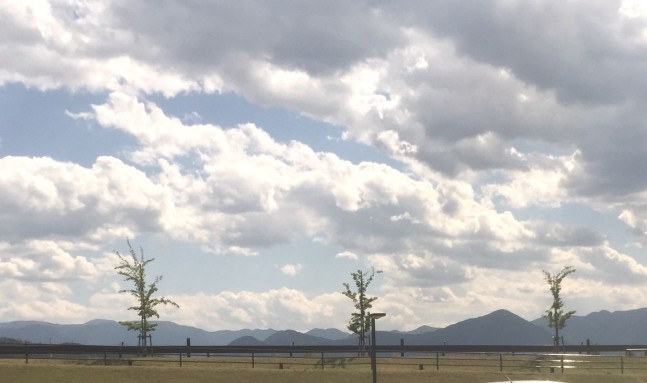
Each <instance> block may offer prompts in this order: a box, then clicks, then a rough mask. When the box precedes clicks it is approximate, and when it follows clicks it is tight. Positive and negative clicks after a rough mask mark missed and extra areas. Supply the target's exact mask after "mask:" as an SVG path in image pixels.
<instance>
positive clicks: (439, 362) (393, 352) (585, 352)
mask: <svg viewBox="0 0 647 383" xmlns="http://www.w3.org/2000/svg"><path fill="white" fill-rule="evenodd" d="M646 349H647V347H645V346H644V345H590V346H588V347H587V346H566V347H565V353H551V352H550V350H552V347H551V346H499V345H490V346H488V345H475V346H462V345H454V346H452V345H406V346H405V345H399V346H390V345H382V346H380V345H378V346H377V347H376V351H377V357H378V366H379V368H416V369H420V370H427V369H435V370H441V369H442V370H446V369H458V368H460V369H462V370H474V371H477V370H487V371H499V372H521V371H532V372H547V371H550V372H555V373H566V372H568V371H569V370H577V371H578V372H579V371H591V372H593V371H598V372H599V371H605V372H610V373H620V374H624V373H626V372H631V373H647V356H645V353H644V351H645V350H646ZM141 351H142V350H141V348H138V347H136V346H91V345H44V344H25V345H0V358H5V359H7V358H13V359H23V358H24V361H25V363H27V364H29V363H30V362H31V363H33V362H36V361H37V362H39V363H43V362H47V360H57V361H75V362H82V363H92V364H99V365H106V366H107V365H142V364H151V363H174V364H177V365H179V366H184V365H186V364H191V365H196V364H202V365H204V366H207V365H211V366H230V367H249V368H257V367H259V368H280V369H283V368H291V367H295V366H298V367H308V366H309V367H311V368H321V369H324V368H348V369H350V368H368V367H367V366H370V359H369V355H368V353H364V355H361V353H360V351H359V350H358V348H357V346H249V347H245V346H241V347H230V346H156V347H155V348H154V349H152V350H147V351H148V352H147V356H144V355H142V354H141Z"/></svg>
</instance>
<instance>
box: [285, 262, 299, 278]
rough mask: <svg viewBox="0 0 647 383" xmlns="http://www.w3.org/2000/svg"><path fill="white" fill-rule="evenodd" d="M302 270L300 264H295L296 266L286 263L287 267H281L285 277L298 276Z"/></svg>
mask: <svg viewBox="0 0 647 383" xmlns="http://www.w3.org/2000/svg"><path fill="white" fill-rule="evenodd" d="M302 269H303V265H302V264H300V263H297V264H291V263H288V264H287V265H283V266H282V267H281V272H282V273H283V274H285V275H289V276H291V277H293V276H295V275H297V274H299V273H300V272H301V270H302Z"/></svg>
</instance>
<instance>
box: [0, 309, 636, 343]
mask: <svg viewBox="0 0 647 383" xmlns="http://www.w3.org/2000/svg"><path fill="white" fill-rule="evenodd" d="M156 323H158V327H157V329H156V330H155V332H154V333H153V344H154V345H183V344H186V341H187V338H190V339H191V344H192V345H196V346H199V345H204V346H207V345H292V344H294V345H354V344H356V343H357V337H356V335H353V334H350V333H348V332H344V331H340V330H338V329H313V330H310V331H308V332H305V333H301V332H297V331H293V330H282V331H276V330H272V329H265V330H259V329H256V330H250V329H244V330H237V331H231V330H221V331H211V332H210V331H205V330H201V329H199V328H195V327H190V326H182V325H178V324H176V323H173V322H165V321H159V322H156ZM646 325H647V308H642V309H636V310H629V311H616V312H609V311H599V312H595V313H591V314H588V315H586V316H573V317H572V318H570V319H569V320H568V322H567V326H566V328H564V329H562V330H561V331H560V335H562V336H563V337H564V341H565V343H566V344H580V343H585V342H586V341H587V340H590V341H591V343H592V344H647V331H645V326H646ZM552 334H553V329H550V328H549V327H548V326H547V320H546V319H544V318H539V319H536V320H533V321H527V320H525V319H523V318H521V317H519V316H517V315H515V314H513V313H511V312H510V311H507V310H497V311H494V312H492V313H489V314H487V315H484V316H481V317H477V318H471V319H467V320H464V321H461V322H458V323H455V324H452V325H450V326H447V327H445V328H434V327H429V326H421V327H420V328H418V329H415V330H413V331H407V332H402V331H377V333H376V336H377V342H378V343H379V344H395V345H398V344H400V342H401V340H402V341H404V342H405V344H410V345H426V344H429V345H433V344H443V343H446V344H452V345H479V344H481V345H486V344H489V345H549V344H551V342H552V341H551V336H552ZM0 338H8V339H18V340H20V341H23V342H30V343H79V344H94V345H120V344H122V342H123V344H124V345H136V344H137V336H136V334H135V333H134V332H132V331H131V332H129V331H127V330H126V329H125V328H124V327H123V326H121V325H120V324H119V323H118V322H115V321H110V320H101V319H99V320H92V321H90V322H87V323H84V324H70V325H60V324H53V323H47V322H37V321H16V322H8V323H0Z"/></svg>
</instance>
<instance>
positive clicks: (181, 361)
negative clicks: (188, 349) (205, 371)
mask: <svg viewBox="0 0 647 383" xmlns="http://www.w3.org/2000/svg"><path fill="white" fill-rule="evenodd" d="M180 367H182V353H180Z"/></svg>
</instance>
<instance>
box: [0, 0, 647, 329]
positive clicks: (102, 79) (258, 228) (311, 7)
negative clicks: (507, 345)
mask: <svg viewBox="0 0 647 383" xmlns="http://www.w3.org/2000/svg"><path fill="white" fill-rule="evenodd" d="M465 6H466V4H464V3H460V2H433V3H431V2H430V3H403V4H400V3H398V5H397V6H395V7H394V6H393V4H388V3H385V4H380V5H375V4H373V5H371V6H370V7H369V6H368V5H367V4H365V3H363V2H343V1H341V2H332V3H326V4H305V3H299V4H294V3H285V4H278V5H277V4H272V5H268V4H267V3H266V2H263V1H256V2H253V1H252V2H237V3H232V4H225V5H223V4H217V3H210V4H202V5H199V6H198V5H196V4H193V3H179V2H176V3H172V2H169V3H164V4H160V3H159V2H156V1H140V2H137V4H134V5H133V4H130V3H128V4H127V3H125V2H119V1H117V2H95V1H74V2H71V1H49V2H48V1H44V0H42V1H35V2H31V3H30V4H28V6H26V5H25V4H24V3H23V2H19V1H5V2H3V3H2V4H0V25H1V27H0V29H2V32H3V33H0V52H3V54H2V57H3V60H2V63H0V84H5V85H6V84H13V83H19V84H23V85H25V86H27V87H35V88H37V89H42V90H47V89H57V90H60V89H66V90H72V91H74V92H76V93H74V94H75V95H79V94H85V92H90V93H92V94H93V95H96V97H97V98H99V99H100V98H101V97H103V96H101V95H102V94H107V96H106V100H105V101H104V102H100V101H99V102H97V104H96V105H93V106H88V107H87V111H85V112H80V113H72V112H69V111H68V110H67V109H65V108H67V105H65V107H64V110H62V111H61V113H65V114H66V115H67V116H69V117H71V118H73V119H81V120H84V121H87V122H89V123H94V122H96V123H97V124H98V125H99V126H98V127H99V128H103V129H116V130H118V131H120V132H122V133H125V134H127V135H130V136H132V137H134V138H135V139H136V142H137V146H136V147H134V148H126V147H120V148H119V150H120V153H122V155H121V156H123V158H115V157H111V156H101V157H98V158H97V159H96V160H95V161H94V162H93V163H92V164H90V165H89V166H82V165H79V164H75V163H72V162H62V161H59V160H57V159H55V158H51V157H47V154H43V156H42V157H26V156H18V155H16V156H6V155H5V156H4V157H2V158H0V169H1V170H2V171H0V192H1V193H0V194H1V195H2V199H1V200H0V226H1V227H2V228H3V230H2V231H1V232H0V241H2V242H0V244H1V245H0V246H1V248H2V250H3V252H2V255H1V256H0V274H2V275H3V276H4V277H5V278H8V279H9V280H8V281H6V282H3V283H6V285H7V286H8V287H9V288H15V289H16V290H17V291H18V293H19V296H21V297H26V296H30V294H32V295H33V296H35V298H34V300H33V301H31V302H21V303H16V302H12V303H11V304H9V305H8V306H7V308H6V309H4V311H3V312H2V314H3V315H4V314H6V317H10V318H20V317H29V316H30V315H38V313H39V312H40V313H41V315H42V316H49V317H51V318H58V319H61V320H69V319H70V318H71V316H72V315H77V316H78V317H88V316H90V315H100V314H101V315H103V314H106V315H110V313H111V312H113V311H111V310H113V309H112V308H111V306H110V304H112V303H114V304H117V303H119V304H122V303H123V298H122V297H118V294H116V293H115V291H113V290H114V289H112V290H109V291H99V292H96V291H94V290H92V289H91V290H92V291H91V293H95V296H94V297H93V298H91V299H90V306H89V307H84V306H83V305H81V304H79V303H78V300H74V298H73V296H72V295H73V294H72V295H71V294H70V291H74V289H72V288H71V287H70V283H88V284H90V283H93V282H96V281H101V282H104V281H105V282H106V283H109V280H110V278H109V275H110V273H111V272H112V271H113V270H111V259H110V257H109V256H106V255H105V254H102V253H101V250H100V249H99V247H98V246H99V244H103V243H109V242H110V241H112V240H114V239H115V238H120V239H123V238H124V237H134V236H137V235H141V234H142V233H148V234H151V235H158V236H159V238H165V239H171V240H177V241H186V242H188V243H192V244H195V246H196V248H198V249H201V250H203V251H204V252H210V253H218V254H229V255H254V256H257V257H255V258H254V261H255V262H262V261H265V260H264V258H263V257H264V256H265V252H266V250H267V249H272V248H274V247H275V246H278V245H283V246H289V245H291V244H294V243H297V242H300V241H305V242H307V241H311V240H312V241H314V240H315V239H316V240H317V241H319V242H320V243H323V244H326V245H328V246H331V247H334V248H335V249H336V250H332V252H333V254H334V253H335V252H336V253H337V254H336V255H335V257H336V258H347V259H349V260H359V259H360V255H369V254H370V256H368V261H370V262H371V263H372V265H374V266H377V267H378V268H379V269H382V270H384V271H385V274H384V280H383V282H384V292H385V294H384V296H383V299H381V300H380V305H383V306H381V307H383V308H384V310H386V311H390V312H393V313H392V314H390V315H389V318H392V319H388V320H391V321H392V322H390V323H391V324H393V325H394V326H395V325H407V324H408V323H412V322H411V321H417V322H419V323H418V324H422V323H425V322H427V323H428V321H429V320H430V318H436V317H434V315H435V313H438V312H443V310H442V309H441V308H442V307H446V306H447V305H448V304H451V305H452V307H453V308H454V310H453V311H452V312H451V313H447V314H444V315H445V316H443V317H439V319H438V320H439V321H441V322H448V321H450V320H452V319H460V318H459V317H460V316H463V315H465V316H467V315H469V313H470V312H474V311H475V310H476V311H480V312H481V313H484V312H487V311H488V310H489V309H491V308H498V307H502V306H503V307H506V308H509V309H512V310H513V311H515V312H517V313H520V314H522V315H527V316H530V319H531V318H532V317H533V316H534V315H535V314H534V313H536V314H537V315H538V314H540V313H541V312H542V310H543V306H542V305H541V304H540V303H536V302H539V301H541V299H542V297H544V294H545V291H544V290H545V286H541V284H542V282H541V275H539V277H537V275H536V273H533V272H531V271H530V269H537V270H539V269H541V268H547V267H549V266H552V265H554V264H557V263H559V264H561V263H569V264H574V265H576V266H577V267H578V270H580V271H579V273H578V277H577V278H578V283H579V284H578V285H579V286H582V287H581V288H580V289H573V290H571V291H573V293H574V294H575V295H576V297H575V303H577V304H578V305H580V306H579V307H592V308H594V307H593V304H591V303H588V305H587V303H585V302H584V301H585V300H586V298H587V297H588V298H595V301H596V302H598V303H599V304H600V305H602V304H608V305H610V306H613V305H614V302H622V303H621V304H617V305H616V307H620V306H622V307H630V306H631V304H632V303H631V302H634V303H633V304H634V305H645V304H647V299H646V298H645V296H644V294H642V293H639V292H636V290H638V289H636V286H639V285H640V284H641V283H642V282H641V281H642V280H643V279H644V276H645V270H644V266H643V265H642V263H641V261H640V260H639V258H636V257H632V256H631V255H630V254H625V253H624V252H623V251H622V250H619V249H618V248H617V247H615V248H614V247H612V245H611V243H614V244H616V243H621V240H622V238H621V239H620V240H618V238H616V241H608V240H607V238H606V233H602V232H599V230H604V229H600V227H601V226H594V225H589V224H588V223H586V222H585V223H584V227H573V226H571V225H569V224H566V223H563V222H554V221H550V220H548V218H545V215H548V216H550V214H548V213H547V212H549V209H552V210H551V211H556V210H559V209H560V208H561V207H562V206H564V205H565V204H569V203H577V204H578V205H579V206H585V207H586V208H587V209H590V210H597V211H601V212H605V213H607V212H610V213H611V215H614V216H617V217H618V220H619V221H620V222H622V223H623V224H625V225H626V227H627V228H628V229H629V230H630V231H631V232H632V234H633V235H634V237H633V238H631V239H632V240H634V241H635V242H636V243H635V244H637V245H639V246H644V245H645V244H647V234H646V233H647V205H646V204H645V203H644V200H645V196H646V191H647V180H646V179H645V178H644V177H640V176H639V175H640V174H642V172H643V171H644V169H645V167H647V162H646V160H645V156H644V148H645V142H647V135H646V134H645V131H646V130H645V129H642V127H643V125H644V121H645V110H647V108H645V105H644V104H645V103H644V100H645V97H644V96H645V89H647V86H645V85H646V84H645V80H644V79H645V78H647V76H645V68H646V66H645V65H644V64H645V63H644V61H645V60H644V56H645V55H644V51H645V44H644V42H645V30H646V28H645V25H646V24H647V22H646V19H645V17H644V12H643V11H644V10H643V9H641V7H640V6H639V5H638V3H636V2H634V1H624V2H621V3H618V4H615V3H612V2H605V1H596V2H590V3H588V2H536V3H533V4H531V5H528V4H523V6H522V4H521V3H518V2H479V3H478V4H470V5H469V7H470V11H469V12H466V11H465ZM251 9H253V12H252V11H250V10H251ZM313 15H316V17H315V16H313ZM537 25H541V26H542V28H537ZM538 31H541V32H539V33H538ZM485 36H486V37H487V40H484V38H485ZM223 92H231V93H233V94H235V95H236V96H240V97H242V98H244V99H245V100H246V101H249V102H250V103H254V104H256V105H257V106H258V105H262V106H266V107H279V108H281V110H289V111H291V112H294V113H295V114H296V115H300V116H309V117H311V118H313V119H315V120H318V121H324V122H328V123H334V124H336V125H338V126H341V127H342V128H343V129H344V130H345V131H344V132H342V133H341V135H342V137H343V138H344V140H345V141H344V142H340V143H338V144H340V145H341V144H344V143H348V141H349V140H355V141H358V142H361V143H363V144H368V145H372V146H373V148H376V149H377V150H379V151H381V153H382V154H386V155H387V156H390V157H392V158H393V159H395V160H398V161H400V164H401V166H402V169H395V168H393V167H390V166H387V165H384V164H378V163H373V162H359V163H357V161H356V163H353V162H351V161H348V160H346V159H345V158H343V157H342V154H341V153H343V150H340V151H339V153H326V152H317V151H315V150H313V149H312V148H311V147H309V146H308V144H307V143H306V142H299V141H296V140H293V141H290V138H292V136H290V137H289V138H288V139H285V138H283V139H278V138H276V137H273V136H272V135H271V134H270V133H269V132H271V131H273V132H275V131H276V128H274V130H272V129H271V128H267V127H265V126H263V122H262V121H261V122H258V121H257V122H256V123H247V122H248V121H256V120H255V119H254V118H252V117H254V116H246V115H243V116H239V117H238V122H240V124H231V125H233V126H231V127H223V126H220V125H218V122H217V121H213V120H212V119H211V118H210V117H209V116H207V115H206V114H204V113H202V114H198V113H197V112H194V111H193V109H191V110H182V111H180V112H179V113H177V112H176V111H173V113H176V115H178V116H184V118H177V117H173V115H172V113H171V109H173V108H172V107H169V106H168V105H171V104H172V105H173V106H178V104H179V102H178V101H179V99H181V96H180V95H182V94H190V95H193V96H197V95H202V96H204V95H205V94H206V93H212V94H213V97H217V96H216V94H219V93H223ZM66 94H69V93H66ZM160 95H161V96H162V97H164V98H165V102H164V103H162V102H158V103H155V102H153V101H151V100H153V99H155V97H158V96H160ZM174 102H178V104H174ZM70 103H71V102H70ZM162 104H165V106H162ZM181 108H183V107H182V106H181ZM191 108H193V105H192V106H191ZM69 109H72V110H79V108H78V107H77V106H74V107H70V108H69ZM81 110H82V109H81ZM268 125H272V123H270V122H268ZM56 128H60V127H56ZM264 129H267V130H264ZM286 130H287V128H286ZM272 134H274V133H272ZM295 136H297V135H295ZM7 137H10V136H5V133H3V138H2V141H0V142H1V143H2V146H1V147H0V148H2V150H3V151H5V150H6V151H7V152H11V151H12V150H14V148H13V147H12V145H13V144H12V143H11V140H10V139H9V138H7ZM304 141H305V140H304ZM56 144H60V143H59V142H56V143H53V145H56ZM329 144H331V145H332V144H334V143H332V142H329ZM331 147H334V146H331ZM335 148H336V147H335ZM16 150H17V149H16ZM17 152H20V150H17ZM528 212H530V213H528ZM532 213H536V215H533V214H532ZM542 213H546V214H543V215H542ZM519 217H523V219H522V218H519ZM555 220H559V218H555ZM569 222H572V221H569ZM616 223H617V222H612V223H611V225H612V224H616ZM606 224H607V227H610V226H611V225H609V223H606ZM613 246H617V245H613ZM339 249H343V251H340V250H339ZM219 256H221V255H219ZM300 262H301V263H290V264H285V261H283V260H281V261H277V262H276V263H275V264H277V265H283V266H281V267H280V268H277V270H278V271H281V272H282V273H283V274H287V275H296V274H299V273H302V274H305V273H306V272H308V270H309V269H310V267H309V265H308V264H307V263H306V261H300ZM277 270H275V271H277ZM277 273H278V272H277ZM296 279H298V278H294V280H296ZM294 280H293V281H294ZM510 280H512V281H513V282H514V283H513V284H512V286H514V287H513V288H508V287H509V286H511V283H510ZM537 280H538V281H537ZM601 281H603V282H606V283H609V284H610V285H613V286H614V287H612V288H609V289H606V290H605V291H603V292H602V293H599V296H598V293H597V292H596V293H592V292H587V290H586V289H591V290H590V291H599V290H600V289H599V287H600V283H602V282H601ZM97 283H98V282H97ZM618 284H619V285H620V287H619V286H618ZM501 286H505V287H506V288H505V289H504V288H502V287H501ZM97 289H99V290H101V289H100V288H97ZM258 291H261V292H248V291H238V292H235V291H234V292H222V293H217V294H207V293H203V294H202V295H200V294H198V295H196V296H191V295H186V296H184V295H179V296H178V299H179V298H182V299H184V300H185V301H186V302H187V303H186V307H187V308H186V311H185V310H182V311H180V312H177V313H176V312H173V311H168V312H165V314H166V315H169V316H171V317H172V318H177V319H178V320H181V321H183V322H185V323H193V324H201V325H206V326H209V323H213V322H214V321H215V322H218V323H222V325H223V326H224V327H228V326H232V327H236V326H237V325H238V324H240V323H245V324H250V325H251V324H254V323H256V324H257V325H258V326H277V327H285V326H292V325H294V326H301V327H303V326H306V325H321V326H324V325H325V326H326V327H329V326H330V323H333V324H334V325H337V326H338V327H343V325H344V323H345V322H346V320H345V317H346V311H347V308H344V309H343V310H342V309H341V308H340V307H342V306H343V303H342V301H343V299H342V298H343V297H341V298H340V297H339V295H340V294H332V293H331V294H329V295H326V294H320V295H309V294H307V293H305V292H302V291H298V290H296V289H295V290H291V289H285V288H284V289H281V288H280V287H277V286H272V287H269V288H268V287H264V288H262V289H259V290H258ZM623 293H624V294H625V298H623ZM593 294H595V296H593ZM626 297H631V299H627V298H626ZM102 299H105V302H108V303H103V301H102ZM200 299H202V300H204V301H206V302H208V303H209V304H211V305H213V306H212V307H213V310H212V311H211V312H209V313H208V314H207V315H206V316H205V317H204V318H203V319H201V318H197V317H196V315H195V314H196V313H197V312H199V308H200V307H204V302H200ZM418 301H420V302H423V303H422V304H421V303H420V302H418ZM528 301H532V302H533V303H532V304H526V303H527V302H528ZM47 302H53V303H52V305H51V307H50V308H47V307H45V305H46V303H47ZM641 302H642V303H641ZM346 303H347V302H346ZM343 307H346V306H343ZM412 307H416V309H415V310H414V309H413V308H412ZM598 308H603V307H602V306H601V307H598ZM62 310H69V314H66V313H63V311H62ZM258 318H261V319H258ZM285 318H293V319H289V320H288V321H287V322H286V321H285ZM407 318H409V319H407ZM408 320H409V322H408ZM258 321H260V322H258ZM328 322H330V323H328ZM326 323H328V325H326ZM387 323H388V322H387ZM431 324H433V323H431Z"/></svg>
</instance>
